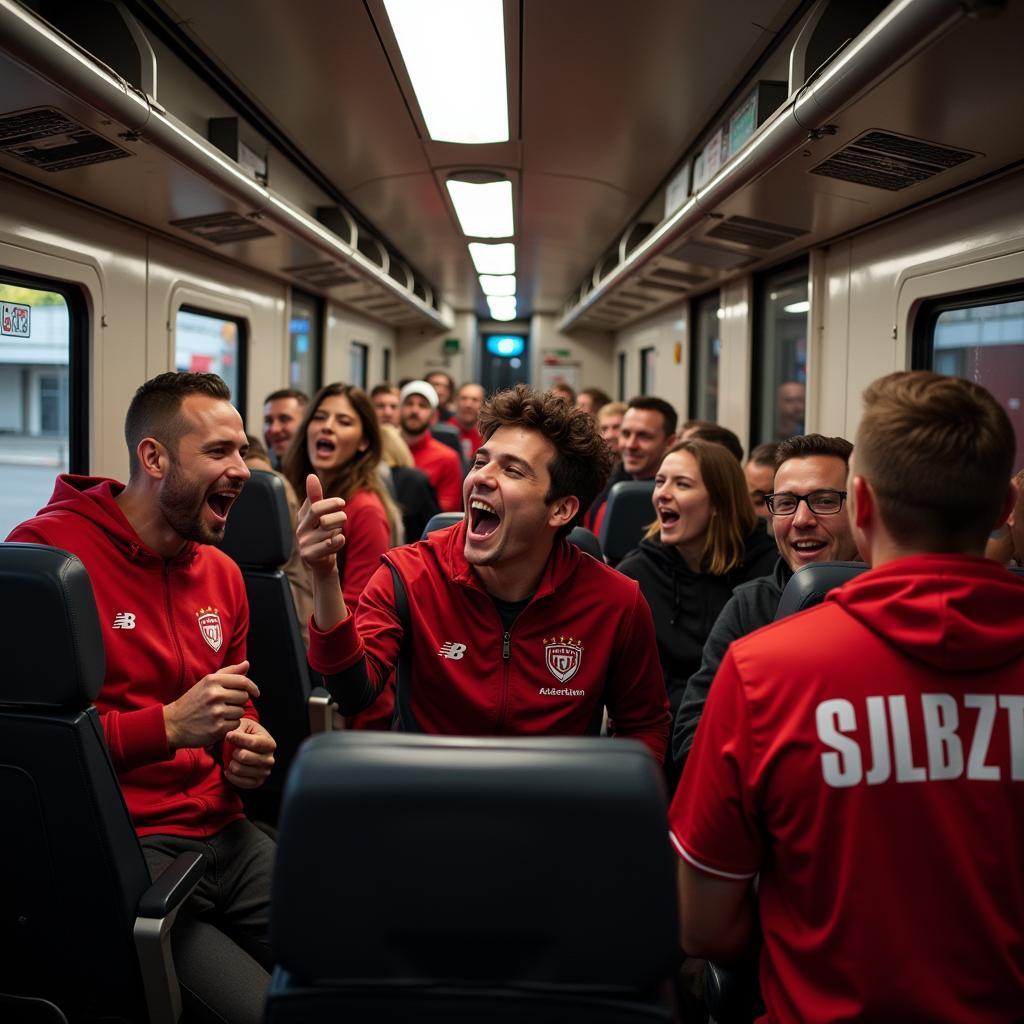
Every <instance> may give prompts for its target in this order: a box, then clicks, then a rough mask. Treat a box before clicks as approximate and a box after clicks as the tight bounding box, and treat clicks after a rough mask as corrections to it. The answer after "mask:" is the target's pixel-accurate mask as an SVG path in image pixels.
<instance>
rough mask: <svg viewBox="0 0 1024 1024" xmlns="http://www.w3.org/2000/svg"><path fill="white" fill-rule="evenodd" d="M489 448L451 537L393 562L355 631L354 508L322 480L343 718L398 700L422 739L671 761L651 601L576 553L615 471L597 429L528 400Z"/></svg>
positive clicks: (487, 410)
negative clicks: (546, 740) (590, 742)
mask: <svg viewBox="0 0 1024 1024" xmlns="http://www.w3.org/2000/svg"><path fill="white" fill-rule="evenodd" d="M480 432H481V434H482V435H483V438H484V442H483V445H482V446H481V448H480V449H479V450H478V451H477V453H476V455H475V457H474V461H473V465H472V468H471V469H470V472H469V475H468V476H467V477H466V481H465V484H464V487H463V498H464V503H465V508H466V513H465V515H464V517H463V519H462V520H461V521H460V522H459V523H458V524H456V525H455V526H452V527H449V528H448V529H446V530H440V531H437V532H435V533H433V534H431V535H430V536H429V537H428V538H427V539H426V540H424V541H421V542H420V543H418V544H412V545H409V546H407V547H404V548H398V549H392V550H391V551H389V552H388V553H387V554H386V555H385V556H384V559H383V562H384V564H382V565H381V567H380V568H379V569H378V570H377V572H376V574H375V575H374V576H373V577H372V578H371V580H370V582H369V584H368V585H367V588H366V590H365V591H364V592H363V595H362V597H361V598H360V602H359V609H358V612H357V613H356V615H355V616H354V617H353V616H352V615H350V614H349V612H348V609H347V608H346V607H345V603H344V600H343V598H342V596H341V590H340V587H339V586H338V575H337V555H338V553H339V552H340V551H341V550H342V549H343V548H344V545H345V528H346V513H345V511H344V502H343V501H340V500H339V499H334V498H326V499H325V498H324V497H323V494H322V492H321V490H320V486H319V482H318V480H317V478H316V477H313V476H311V477H310V478H309V480H308V486H307V501H306V503H305V505H304V506H303V508H302V510H301V512H300V515H299V529H298V539H299V550H300V552H301V554H302V557H303V559H304V560H305V562H306V564H307V565H308V566H309V568H310V570H311V572H312V575H313V593H314V606H315V607H314V616H313V619H312V620H311V622H310V650H309V659H310V664H311V665H312V666H313V668H314V669H315V670H316V671H317V672H320V673H322V674H323V675H324V682H325V685H326V686H327V687H328V689H329V690H330V691H331V694H332V695H333V697H334V698H335V700H337V701H338V707H339V710H340V711H341V713H342V714H346V715H349V714H354V713H355V712H357V711H361V710H362V709H363V708H366V707H368V706H369V705H371V704H373V703H374V702H375V701H376V700H377V699H378V698H379V697H380V696H381V695H382V693H384V692H385V691H386V688H387V685H388V680H389V677H390V676H391V674H392V671H393V670H395V674H396V677H397V683H396V688H397V690H396V694H395V723H396V726H397V728H399V729H402V730H406V731H410V732H425V733H442V734H447V735H467V736H483V735H496V734H519V735H565V736H574V735H575V736H583V735H588V734H596V733H597V732H598V731H599V730H600V726H601V719H602V712H603V710H604V708H605V707H607V709H608V715H609V722H610V731H612V732H613V733H614V734H615V735H619V736H632V737H634V738H636V739H639V740H642V741H643V742H644V743H646V744H647V745H648V747H650V749H651V751H652V752H653V753H654V754H655V756H656V757H657V758H658V759H659V760H661V759H662V758H663V757H664V752H665V745H666V741H667V736H668V724H669V718H668V708H667V703H666V699H665V689H664V686H663V685H662V682H661V672H660V669H659V667H658V658H657V646H656V644H655V640H654V625H653V622H652V620H651V613H650V610H649V609H648V607H647V605H646V603H645V602H644V599H643V597H642V596H641V594H640V590H639V587H638V586H637V584H636V583H635V582H634V581H633V580H629V579H627V578H626V577H624V576H621V575H620V574H619V573H616V572H615V571H614V570H612V569H609V568H608V567H607V566H605V565H603V564H602V563H600V562H598V561H596V560H595V559H593V558H591V557H590V556H589V555H585V554H583V553H581V552H580V551H579V550H578V549H577V548H576V547H575V546H573V545H571V544H570V543H568V541H567V540H566V539H565V538H566V534H568V533H569V531H570V530H571V529H572V527H573V526H574V525H575V524H576V523H577V522H578V521H579V520H580V518H581V517H582V515H583V513H584V512H585V511H586V510H587V507H588V506H589V505H590V503H591V502H592V501H593V499H594V497H595V495H596V494H597V493H598V492H599V491H600V490H601V488H602V487H603V485H604V482H605V479H606V478H607V476H608V473H609V471H610V468H611V461H612V456H611V453H610V452H609V451H608V448H607V446H606V445H605V443H604V442H603V441H602V439H601V437H600V435H599V434H598V432H597V429H596V427H595V425H594V420H593V418H592V417H590V416H588V415H587V414H586V413H585V412H583V411H582V410H580V409H576V408H574V407H572V406H570V405H568V404H567V403H566V402H564V401H562V400H561V399H559V398H557V397H555V396H553V395H552V394H550V393H542V392H538V391H535V390H533V389H531V388H528V387H525V386H524V385H518V386H517V387H515V388H513V389H510V390H508V391H503V392H499V393H498V394H496V395H494V396H493V397H492V398H491V399H490V400H489V401H488V402H487V403H486V404H485V405H484V407H483V409H482V411H481V414H480Z"/></svg>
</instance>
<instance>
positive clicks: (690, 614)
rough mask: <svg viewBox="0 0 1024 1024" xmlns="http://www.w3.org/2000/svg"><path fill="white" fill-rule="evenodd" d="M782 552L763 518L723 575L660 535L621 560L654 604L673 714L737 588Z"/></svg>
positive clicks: (621, 568)
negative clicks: (691, 560)
mask: <svg viewBox="0 0 1024 1024" xmlns="http://www.w3.org/2000/svg"><path fill="white" fill-rule="evenodd" d="M777 557H778V550H777V549H776V547H775V542H774V541H773V540H772V538H771V537H769V536H768V534H767V531H766V529H765V526H764V523H763V522H760V521H759V522H758V524H757V527H756V528H755V530H754V532H753V533H751V535H750V536H749V537H748V538H747V542H746V552H745V554H744V557H743V563H742V564H741V565H740V566H739V567H738V568H736V569H734V570H733V571H732V572H730V573H727V574H726V575H724V576H712V575H710V574H709V573H695V572H691V571H690V569H688V568H687V566H686V563H685V562H684V561H683V559H682V556H681V555H680V554H679V552H678V551H677V550H676V549H675V548H674V547H666V546H665V545H664V544H662V543H661V541H660V540H658V539H657V538H652V539H651V540H645V541H641V542H640V546H639V547H638V548H637V549H636V550H635V551H633V552H631V553H630V554H628V555H627V556H626V557H625V558H624V559H623V560H622V561H621V562H619V564H618V567H617V568H618V570H619V572H622V573H624V574H625V575H626V576H629V577H631V578H632V579H634V580H636V581H637V582H638V583H639V584H640V590H641V591H642V593H643V595H644V597H645V598H646V599H647V603H648V604H649V605H650V606H651V612H652V614H653V615H654V628H655V632H656V633H657V637H658V656H659V658H660V659H661V668H662V672H663V673H664V676H665V688H666V689H667V690H668V697H669V703H670V704H671V706H672V714H673V716H675V713H676V709H677V708H678V707H679V704H680V702H681V701H682V698H683V691H684V690H685V688H686V681H687V680H688V679H689V678H690V676H691V675H693V673H694V672H696V671H697V669H698V667H699V666H700V659H701V652H702V651H703V649H704V641H705V640H706V639H707V637H708V633H710V632H711V627H712V626H713V625H714V624H715V620H716V619H717V618H718V614H719V612H721V610H722V609H723V608H724V607H725V604H726V602H727V601H728V600H729V598H730V596H731V595H732V591H733V588H734V587H736V586H737V585H738V584H740V583H745V582H747V581H748V580H752V579H755V578H756V577H758V576H764V575H765V574H766V573H769V572H771V569H772V565H773V564H774V562H775V560H776V558H777Z"/></svg>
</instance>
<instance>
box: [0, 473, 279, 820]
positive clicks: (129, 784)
mask: <svg viewBox="0 0 1024 1024" xmlns="http://www.w3.org/2000/svg"><path fill="white" fill-rule="evenodd" d="M123 489H124V486H123V484H119V483H117V482H116V481H114V480H106V479H102V478H99V477H81V476H70V475H62V476H60V477H59V478H58V479H57V485H56V487H55V488H54V491H53V496H52V497H51V498H50V502H49V504H48V505H47V506H46V508H44V509H43V510H42V511H41V512H40V513H39V515H37V516H36V517H35V518H33V519H29V520H28V521H27V522H25V523H22V524H21V525H20V526H18V527H15V529H14V530H13V531H12V532H11V535H10V536H9V537H8V538H7V539H8V540H14V541H26V542H29V543H35V544H48V545H50V546H51V547H56V548H63V549H64V550H65V551H70V552H71V553H72V554H75V555H77V556H78V558H79V559H80V560H81V562H82V564H83V565H84V566H85V568H86V571H87V572H88V573H89V579H90V581H91V583H92V589H93V594H94V595H95V597H96V608H97V610H98V612H99V619H100V626H101V627H102V630H103V649H104V652H105V654H106V660H107V670H106V675H105V676H104V680H103V688H102V689H101V690H100V693H99V696H98V697H97V698H96V708H97V710H98V711H99V713H100V720H101V721H102V723H103V732H104V735H105V736H106V740H107V746H108V747H109V749H110V756H111V759H112V760H113V762H114V768H115V769H116V771H117V776H118V781H119V782H120V784H121V791H122V793H123V794H124V798H125V803H126V804H127V805H128V810H129V811H130V812H131V816H132V821H133V822H134V824H135V829H136V831H137V832H138V833H139V835H151V834H154V833H165V834H169V835H177V836H193V837H202V836H208V835H213V833H215V832H219V831H220V830H221V829H222V828H224V827H225V826H226V825H228V824H229V823H230V822H232V821H235V820H236V819H238V818H241V817H242V801H241V799H240V798H239V794H238V790H237V789H236V788H235V787H234V786H233V785H232V784H231V783H230V782H228V781H227V780H226V779H225V778H224V773H223V771H222V769H221V764H222V763H226V759H229V758H230V756H231V752H232V750H233V749H234V748H233V747H231V745H230V744H228V741H226V740H225V741H224V743H223V744H219V745H218V747H217V748H215V749H201V748H200V749H194V748H181V749H179V750H176V751H174V752H173V753H172V752H171V751H170V750H169V749H168V746H167V732H166V730H165V728H164V705H165V704H170V703H171V702H172V701H174V700H177V699H178V697H180V696H181V695H182V694H183V693H184V692H185V691H186V690H188V689H190V688H191V687H192V686H193V685H194V684H195V683H197V682H198V681H199V680H200V679H202V678H203V676H206V675H209V674H210V673H211V672H216V671H217V670H218V669H220V668H222V667H223V666H224V665H235V664H237V663H238V662H240V661H244V660H245V640H246V634H247V633H248V632H249V605H248V602H247V600H246V596H245V584H244V583H243V581H242V574H241V572H240V571H239V569H238V566H237V565H235V563H234V562H233V561H232V560H231V559H230V558H229V557H228V556H227V555H225V554H224V553H223V552H222V551H219V550H218V549H217V548H214V547H210V546H209V545H207V544H195V543H192V542H189V543H188V544H186V545H185V547H184V548H183V549H182V550H181V551H180V552H179V553H178V554H177V555H176V556H175V557H174V558H171V559H164V558H162V557H161V556H160V555H157V554H156V553H154V552H153V551H151V550H150V549H149V548H147V547H146V546H145V544H143V542H142V540H141V539H140V538H139V536H138V534H137V533H136V532H135V530H134V529H132V526H131V524H130V523H129V522H128V520H127V519H126V518H125V517H124V514H123V513H122V512H121V509H120V508H119V507H118V505H117V502H116V501H115V500H114V499H115V498H116V496H117V495H118V494H119V493H120V492H121V491H122V490H123ZM41 656H42V657H45V652H41ZM257 685H259V683H258V682H257ZM245 716H246V717H247V718H253V719H255V718H257V715H256V710H255V708H254V707H253V706H252V702H251V701H250V702H249V703H247V704H246V706H245ZM227 748H230V749H227Z"/></svg>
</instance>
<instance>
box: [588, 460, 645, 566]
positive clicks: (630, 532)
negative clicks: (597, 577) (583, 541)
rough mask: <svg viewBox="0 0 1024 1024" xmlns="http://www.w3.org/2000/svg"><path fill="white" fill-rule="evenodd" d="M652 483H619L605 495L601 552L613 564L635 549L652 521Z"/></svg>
mask: <svg viewBox="0 0 1024 1024" xmlns="http://www.w3.org/2000/svg"><path fill="white" fill-rule="evenodd" d="M652 494H654V481H653V480H622V481H620V482H619V483H617V484H615V485H614V486H613V487H612V489H611V490H610V491H609V492H608V505H607V507H606V508H605V510H604V518H603V519H602V520H601V536H600V538H599V540H600V542H601V550H602V551H603V552H604V554H605V556H606V557H607V559H608V561H609V562H610V563H611V564H612V565H615V564H616V562H619V561H621V560H622V559H623V558H624V557H625V556H626V555H628V554H629V552H630V551H632V550H633V548H635V547H636V546H637V545H638V544H639V543H640V541H641V540H643V536H644V527H645V526H647V524H648V523H651V522H653V520H654V506H653V505H652V504H651V495H652Z"/></svg>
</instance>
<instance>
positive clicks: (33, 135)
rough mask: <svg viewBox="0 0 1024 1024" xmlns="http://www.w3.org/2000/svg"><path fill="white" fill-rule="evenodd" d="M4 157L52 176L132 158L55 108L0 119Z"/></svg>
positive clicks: (0, 135)
mask: <svg viewBox="0 0 1024 1024" xmlns="http://www.w3.org/2000/svg"><path fill="white" fill-rule="evenodd" d="M0 153H3V155H4V156H9V157H13V158H14V159H15V160H23V161H24V162H25V163H27V164H31V165H32V166H33V167H38V168H39V169H40V170H42V171H50V172H53V171H70V170H73V169H74V168H76V167H87V166H89V165H90V164H100V163H105V162H106V161H107V160H120V159H122V158H123V157H126V156H132V153H130V152H129V151H128V150H127V149H123V148H122V147H121V146H118V145H117V144H116V143H113V142H111V141H110V139H106V138H104V137H103V136H102V135H97V134H96V132H94V131H93V130H92V129H91V128H86V126H85V125H84V124H82V123H81V122H79V121H76V120H75V119H74V118H72V117H69V116H68V115H67V114H65V113H64V112H63V111H60V110H57V109H55V108H54V107H33V108H32V109H31V110H19V111H15V112H14V113H11V114H3V115H0Z"/></svg>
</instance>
